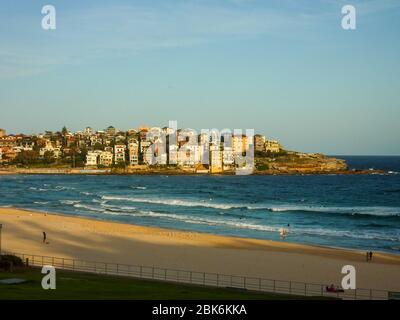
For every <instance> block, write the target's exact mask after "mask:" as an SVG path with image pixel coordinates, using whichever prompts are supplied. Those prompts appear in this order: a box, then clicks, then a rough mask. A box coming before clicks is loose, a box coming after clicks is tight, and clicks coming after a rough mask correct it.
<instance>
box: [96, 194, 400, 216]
mask: <svg viewBox="0 0 400 320" xmlns="http://www.w3.org/2000/svg"><path fill="white" fill-rule="evenodd" d="M102 199H104V200H113V201H127V202H137V203H151V204H162V205H168V206H184V207H206V208H214V209H222V210H229V209H242V208H243V209H247V210H266V211H270V212H291V211H304V212H322V213H331V212H332V213H341V214H351V215H357V214H360V215H362V214H365V215H373V216H400V209H399V208H396V207H328V206H327V207H324V206H291V205H289V206H286V205H282V206H267V205H261V206H251V205H248V204H223V203H212V202H207V201H188V200H180V199H158V198H132V197H121V196H102Z"/></svg>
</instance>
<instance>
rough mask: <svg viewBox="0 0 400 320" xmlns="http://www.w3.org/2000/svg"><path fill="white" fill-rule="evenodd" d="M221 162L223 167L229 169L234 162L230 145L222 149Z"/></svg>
mask: <svg viewBox="0 0 400 320" xmlns="http://www.w3.org/2000/svg"><path fill="white" fill-rule="evenodd" d="M222 162H223V166H224V169H229V168H230V167H233V165H234V164H235V158H234V156H233V149H232V148H231V147H224V151H222Z"/></svg>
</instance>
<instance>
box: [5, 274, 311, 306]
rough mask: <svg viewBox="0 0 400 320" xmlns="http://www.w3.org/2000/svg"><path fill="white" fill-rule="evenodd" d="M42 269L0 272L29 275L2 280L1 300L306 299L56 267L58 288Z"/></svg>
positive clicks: (15, 275) (11, 276)
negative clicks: (48, 286)
mask: <svg viewBox="0 0 400 320" xmlns="http://www.w3.org/2000/svg"><path fill="white" fill-rule="evenodd" d="M40 271H41V270H40V269H35V268H30V269H26V270H23V271H15V272H13V273H10V272H0V280H1V279H7V278H20V279H26V280H28V282H25V283H22V284H14V285H6V284H0V300H4V299H16V300H20V299H75V300H76V299H107V300H108V299H133V300H135V299H136V300H138V299H142V300H152V299H155V300H157V299H165V300H174V299H186V300H188V299H200V300H201V299H226V300H234V299H237V300H278V299H279V300H287V299H302V298H303V299H304V297H296V296H290V295H280V294H272V293H271V294H265V293H256V292H246V291H243V290H236V289H228V288H226V289H225V288H212V287H202V286H196V285H185V284H174V283H168V282H161V281H153V280H141V279H134V278H128V277H118V276H106V275H97V274H90V273H79V272H71V271H61V270H57V274H56V279H57V280H56V285H57V289H56V290H43V289H42V286H41V281H42V277H43V275H42V274H41V273H40Z"/></svg>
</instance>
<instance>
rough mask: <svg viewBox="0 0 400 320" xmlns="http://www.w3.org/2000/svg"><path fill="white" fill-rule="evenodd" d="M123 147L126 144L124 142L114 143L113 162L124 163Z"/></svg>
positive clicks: (124, 147)
mask: <svg viewBox="0 0 400 320" xmlns="http://www.w3.org/2000/svg"><path fill="white" fill-rule="evenodd" d="M125 149H126V146H125V145H124V144H116V145H115V146H114V162H115V164H118V163H121V162H122V163H125Z"/></svg>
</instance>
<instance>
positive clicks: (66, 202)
mask: <svg viewBox="0 0 400 320" xmlns="http://www.w3.org/2000/svg"><path fill="white" fill-rule="evenodd" d="M59 201H60V203H62V204H67V205H74V204H76V203H79V202H80V200H59Z"/></svg>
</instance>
